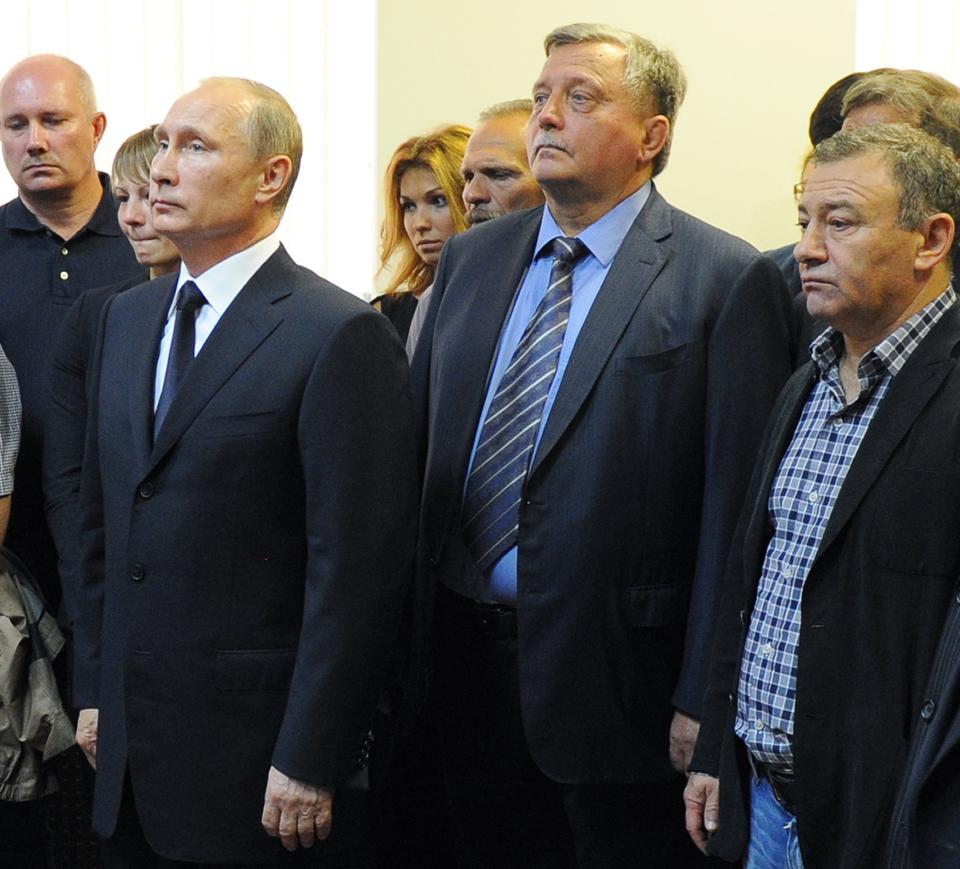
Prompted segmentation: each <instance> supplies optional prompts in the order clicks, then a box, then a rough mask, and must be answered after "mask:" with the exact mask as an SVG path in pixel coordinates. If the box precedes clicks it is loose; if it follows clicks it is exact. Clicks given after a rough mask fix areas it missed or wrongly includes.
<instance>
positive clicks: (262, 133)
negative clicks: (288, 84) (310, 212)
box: [201, 76, 303, 213]
mask: <svg viewBox="0 0 960 869" xmlns="http://www.w3.org/2000/svg"><path fill="white" fill-rule="evenodd" d="M201 84H219V85H228V86H231V87H236V88H239V89H241V90H243V91H246V92H247V94H249V96H250V102H249V104H247V105H240V106H238V107H237V110H238V116H239V120H240V131H241V132H242V133H243V135H244V137H245V138H246V140H247V147H248V148H249V149H250V155H251V156H252V157H253V159H254V160H266V159H268V158H270V157H276V156H278V155H281V154H282V155H284V156H286V157H289V158H290V164H291V166H290V178H289V180H288V181H287V183H286V185H285V186H284V188H283V190H281V191H280V192H279V193H278V194H277V196H276V197H275V198H274V200H273V206H274V210H276V211H277V212H279V213H282V212H283V210H284V208H286V206H287V202H288V201H289V200H290V194H291V193H292V192H293V185H294V184H295V183H296V181H297V176H298V175H299V174H300V161H301V159H302V158H303V131H302V130H301V129H300V121H298V120H297V116H296V114H294V111H293V109H292V108H290V104H289V103H288V102H287V101H286V100H285V99H284V98H283V97H282V96H281V95H280V94H279V93H278V92H277V91H275V90H274V89H273V88H271V87H267V85H265V84H261V83H260V82H258V81H253V80H252V79H248V78H233V77H231V76H214V77H212V78H206V79H204V80H203V81H202V82H201Z"/></svg>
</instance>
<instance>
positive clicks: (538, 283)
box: [451, 182, 650, 604]
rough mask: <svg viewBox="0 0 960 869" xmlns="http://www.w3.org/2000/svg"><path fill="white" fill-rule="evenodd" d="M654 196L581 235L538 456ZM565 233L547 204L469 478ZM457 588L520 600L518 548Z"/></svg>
mask: <svg viewBox="0 0 960 869" xmlns="http://www.w3.org/2000/svg"><path fill="white" fill-rule="evenodd" d="M649 196H650V184H649V182H648V183H647V184H644V185H643V187H641V188H640V189H639V190H638V191H637V192H636V193H633V194H631V195H630V196H628V197H627V198H626V199H624V200H623V202H620V203H619V204H618V205H617V206H616V207H615V208H612V209H611V210H610V211H608V212H607V213H606V214H605V215H604V216H603V217H601V218H600V219H599V220H598V221H596V223H592V224H590V226H588V227H587V228H586V229H585V230H584V231H583V232H581V233H580V235H578V236H577V238H579V239H580V241H582V242H583V243H584V244H585V245H586V246H587V249H588V250H589V251H590V252H589V254H587V255H586V256H584V258H583V259H581V260H580V262H578V263H577V265H576V267H575V268H574V270H573V298H572V300H571V303H570V320H569V322H568V323H567V331H566V333H565V334H564V338H563V347H562V348H561V350H560V358H559V360H558V361H557V373H556V376H555V377H554V379H553V384H552V385H551V387H550V392H549V394H548V395H547V401H546V403H545V404H544V407H543V416H542V417H541V418H540V429H539V431H538V433H537V440H536V444H535V446H534V451H533V453H532V454H533V455H535V454H536V448H537V446H539V444H540V438H541V437H542V436H543V429H544V426H545V425H546V422H547V419H548V418H549V416H550V410H551V408H552V407H553V402H554V400H555V399H556V397H557V391H558V390H559V388H560V384H561V382H562V381H563V375H564V372H565V371H566V368H567V363H568V362H569V361H570V355H571V354H572V353H573V348H574V345H575V344H576V343H577V337H578V336H579V335H580V330H581V329H582V328H583V324H584V322H585V321H586V319H587V315H588V314H589V313H590V309H591V308H592V307H593V303H594V301H596V298H597V295H598V294H599V292H600V287H601V285H602V284H603V282H604V280H605V278H606V277H607V273H608V272H609V271H610V266H611V265H612V264H613V259H614V257H615V256H616V255H617V251H619V250H620V245H621V244H623V240H624V238H626V236H627V232H629V230H630V227H631V226H633V222H634V220H636V218H637V215H638V214H639V213H640V211H641V209H642V208H643V206H644V205H645V204H646V202H647V199H648V198H649ZM563 236H564V233H563V231H562V230H561V229H560V227H559V226H557V222H556V221H555V220H554V219H553V215H552V214H551V213H550V209H549V207H544V209H543V217H542V219H541V221H540V232H539V234H538V235H537V243H536V245H535V246H534V251H535V253H534V257H533V262H532V263H531V264H530V267H529V268H528V269H527V272H526V274H525V275H524V278H523V281H522V282H521V284H520V289H519V290H518V291H517V295H516V298H515V299H514V302H513V309H512V310H511V311H510V316H509V317H507V321H506V323H505V324H504V327H503V331H502V332H501V333H500V343H499V345H498V347H497V357H496V360H495V362H494V366H493V374H492V375H491V377H490V382H489V384H488V386H487V395H486V398H485V399H484V402H483V410H482V411H481V413H480V419H479V420H478V423H477V431H476V434H475V435H474V438H473V448H472V450H471V451H470V464H469V466H468V468H467V478H468V479H469V477H470V471H471V469H472V468H473V460H474V456H475V455H476V451H477V444H478V443H479V440H480V432H481V430H482V429H483V421H484V420H485V419H486V418H487V411H488V409H489V407H490V402H491V400H492V399H493V396H494V394H495V393H496V391H497V387H498V386H499V384H500V380H501V378H502V377H503V372H504V370H506V368H507V367H508V366H509V365H510V360H511V358H513V354H514V351H515V350H516V348H517V345H518V344H519V343H520V338H521V337H522V336H523V331H524V329H526V327H527V323H529V322H530V318H531V317H532V316H533V314H534V312H535V311H536V310H537V306H538V305H539V304H540V300H541V299H542V298H543V297H544V296H545V295H546V292H547V288H548V286H549V283H550V270H551V268H552V267H553V258H552V257H551V255H550V252H549V251H548V250H545V249H544V248H545V247H546V245H547V244H549V243H550V242H551V241H553V240H554V239H555V238H559V237H563ZM451 587H452V588H453V590H454V591H456V592H458V593H459V594H462V595H464V596H465V597H469V598H472V599H474V600H483V601H487V602H496V603H504V604H514V603H515V602H516V600H517V549H516V547H514V548H513V549H510V550H508V551H507V552H505V553H504V554H503V557H502V558H501V559H500V560H499V561H497V562H496V563H495V564H494V565H493V566H492V567H491V568H490V570H489V572H488V575H487V576H485V577H484V582H483V583H482V584H481V585H480V587H479V588H460V587H457V586H454V585H451Z"/></svg>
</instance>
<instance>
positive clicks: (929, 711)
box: [920, 700, 937, 721]
mask: <svg viewBox="0 0 960 869" xmlns="http://www.w3.org/2000/svg"><path fill="white" fill-rule="evenodd" d="M936 710H937V704H936V703H934V702H933V701H932V700H928V701H927V702H926V703H924V704H923V706H921V707H920V717H921V718H922V719H923V720H924V721H929V720H930V719H931V718H933V713H934V712H936Z"/></svg>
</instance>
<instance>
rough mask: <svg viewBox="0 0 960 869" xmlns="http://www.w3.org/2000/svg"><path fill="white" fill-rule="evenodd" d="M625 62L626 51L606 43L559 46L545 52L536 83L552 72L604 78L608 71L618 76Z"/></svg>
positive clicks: (568, 76)
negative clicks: (547, 52)
mask: <svg viewBox="0 0 960 869" xmlns="http://www.w3.org/2000/svg"><path fill="white" fill-rule="evenodd" d="M626 62H627V53H626V50H625V49H623V48H622V47H620V46H619V45H611V44H610V43H608V42H580V43H574V44H572V45H558V46H556V47H555V48H553V49H551V51H550V54H549V55H547V60H546V62H545V63H544V65H543V69H542V71H541V72H540V77H539V79H538V80H537V83H538V84H539V83H540V82H541V81H543V80H544V79H545V78H547V77H549V76H550V75H551V74H559V75H562V76H564V77H565V78H577V77H581V78H586V79H606V78H607V77H608V76H610V74H611V73H613V74H615V75H616V76H619V75H620V74H621V73H622V72H623V70H624V68H625V66H626Z"/></svg>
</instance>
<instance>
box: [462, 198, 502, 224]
mask: <svg viewBox="0 0 960 869" xmlns="http://www.w3.org/2000/svg"><path fill="white" fill-rule="evenodd" d="M504 214H506V212H505V211H501V210H500V209H499V208H492V207H491V206H489V205H487V204H485V203H480V204H479V205H474V206H473V208H471V209H470V210H469V211H468V212H467V223H469V224H470V225H471V226H476V225H477V224H478V223H485V222H486V221H488V220H493V219H495V218H497V217H503V215H504Z"/></svg>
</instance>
